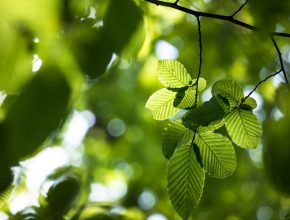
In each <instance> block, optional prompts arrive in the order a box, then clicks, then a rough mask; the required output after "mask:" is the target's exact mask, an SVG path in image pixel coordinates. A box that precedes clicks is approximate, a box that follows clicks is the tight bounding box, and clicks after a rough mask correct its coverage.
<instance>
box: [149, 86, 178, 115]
mask: <svg viewBox="0 0 290 220" xmlns="http://www.w3.org/2000/svg"><path fill="white" fill-rule="evenodd" d="M175 95H176V93H175V92H172V91H170V90H168V89H165V88H164V89H160V90H158V91H157V92H155V93H153V94H152V95H151V96H150V97H149V99H148V100H147V103H146V106H145V108H147V109H149V110H150V111H151V112H152V115H153V118H154V119H156V120H165V119H168V118H170V117H171V116H174V115H175V114H176V113H177V112H178V111H179V109H178V108H174V107H173V102H174V99H175Z"/></svg>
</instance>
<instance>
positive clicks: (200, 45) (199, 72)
mask: <svg viewBox="0 0 290 220" xmlns="http://www.w3.org/2000/svg"><path fill="white" fill-rule="evenodd" d="M196 20H197V31H198V46H199V66H198V72H197V78H196V81H195V83H194V84H193V85H194V86H196V88H195V102H194V104H195V105H196V104H197V97H198V81H199V77H200V74H201V66H202V41H201V24H200V18H199V17H198V16H197V17H196Z"/></svg>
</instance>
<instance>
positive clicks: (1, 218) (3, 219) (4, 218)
mask: <svg viewBox="0 0 290 220" xmlns="http://www.w3.org/2000/svg"><path fill="white" fill-rule="evenodd" d="M8 219H9V216H8V215H6V214H5V213H4V212H0V220H8Z"/></svg>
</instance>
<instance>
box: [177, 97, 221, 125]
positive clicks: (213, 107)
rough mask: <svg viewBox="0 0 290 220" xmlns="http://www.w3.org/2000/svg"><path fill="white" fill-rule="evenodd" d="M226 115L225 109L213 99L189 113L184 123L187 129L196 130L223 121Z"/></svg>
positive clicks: (183, 119) (184, 118) (185, 116)
mask: <svg viewBox="0 0 290 220" xmlns="http://www.w3.org/2000/svg"><path fill="white" fill-rule="evenodd" d="M224 114H225V112H224V111H223V109H222V108H221V107H220V106H219V104H218V103H217V102H216V100H215V99H214V98H212V99H211V100H210V101H207V102H204V103H203V104H202V105H201V106H199V107H197V108H194V109H192V110H190V111H188V113H187V114H185V115H184V116H183V118H182V121H183V124H184V125H185V127H188V128H191V129H196V128H198V127H199V126H207V125H209V124H210V123H212V122H216V121H221V120H222V119H223V117H224ZM221 126H222V125H221ZM217 128H218V127H217Z"/></svg>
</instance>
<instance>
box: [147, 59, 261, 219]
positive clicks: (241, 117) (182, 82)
mask: <svg viewBox="0 0 290 220" xmlns="http://www.w3.org/2000/svg"><path fill="white" fill-rule="evenodd" d="M157 72H158V78H159V80H160V82H161V83H162V84H163V85H164V86H166V87H168V88H167V89H166V88H164V89H161V90H159V91H157V92H156V93H154V94H153V95H152V96H151V97H150V98H149V100H148V101H147V103H146V108H148V109H149V110H151V111H152V114H153V117H154V118H155V119H157V120H163V119H167V118H169V117H171V116H173V115H175V114H176V113H177V112H178V111H179V109H184V110H186V111H187V112H186V113H185V114H184V116H183V117H182V120H176V121H171V122H170V123H169V124H168V125H167V126H166V127H165V129H164V132H163V134H162V152H163V154H164V156H165V158H166V159H168V160H169V165H168V191H169V197H170V199H171V202H172V204H173V206H174V208H175V210H176V211H177V213H178V214H179V215H180V216H181V217H182V218H183V219H187V218H188V217H189V216H190V215H191V213H192V211H193V208H194V207H195V206H196V205H197V204H198V202H199V200H200V197H201V195H202V191H203V185H204V177H205V175H204V174H205V173H207V174H208V175H209V176H212V177H215V178H219V179H223V178H226V177H228V176H230V175H232V174H233V173H234V171H235V169H236V165H237V161H236V155H235V150H234V146H233V144H236V145H238V146H240V147H242V148H255V147H257V145H258V144H259V141H260V138H261V135H262V129H261V125H260V123H259V121H258V119H257V117H256V116H255V115H254V114H253V112H252V110H253V109H255V108H256V106H257V103H256V101H255V100H254V99H253V98H251V97H248V96H246V97H244V94H243V90H242V88H241V87H240V86H239V85H238V84H237V83H235V82H233V81H231V80H220V81H217V82H216V83H215V84H214V85H213V86H212V91H211V92H212V95H213V97H212V98H211V99H210V100H209V101H207V102H204V103H203V104H202V105H199V106H197V105H196V103H195V102H196V100H197V99H196V97H197V96H196V95H198V94H196V91H197V92H198V93H199V92H200V91H202V90H203V89H204V88H205V86H206V83H205V80H204V79H199V83H198V89H196V84H195V83H194V82H195V80H192V79H191V77H190V75H189V74H188V73H187V71H186V69H185V68H184V66H183V65H182V64H180V63H179V62H177V61H169V60H165V61H159V63H158V67H157ZM222 127H224V128H225V129H222V130H226V132H227V134H224V132H223V134H221V133H219V131H220V130H221V129H220V128H222Z"/></svg>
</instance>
